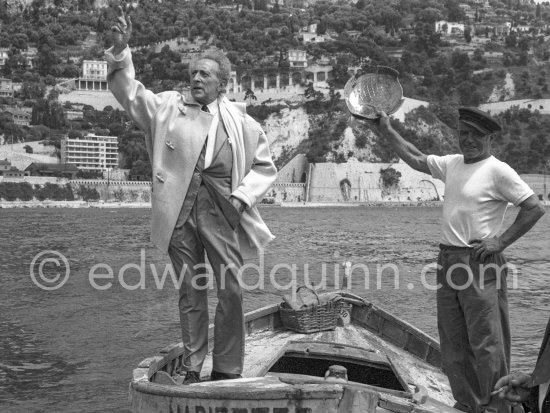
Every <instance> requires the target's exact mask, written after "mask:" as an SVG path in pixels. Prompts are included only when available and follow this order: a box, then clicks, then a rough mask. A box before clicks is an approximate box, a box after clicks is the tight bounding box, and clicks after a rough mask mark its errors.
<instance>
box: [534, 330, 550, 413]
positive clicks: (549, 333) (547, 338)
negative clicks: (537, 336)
mask: <svg viewBox="0 0 550 413" xmlns="http://www.w3.org/2000/svg"><path fill="white" fill-rule="evenodd" d="M546 346H550V320H549V321H548V324H547V326H546V331H545V333H544V338H543V339H542V345H541V346H540V352H539V357H538V360H540V358H541V356H542V353H543V351H544V349H545V348H546ZM549 399H550V394H549V393H547V394H546V399H545V400H546V401H547V403H545V406H543V410H542V411H540V410H539V386H535V387H534V388H533V390H532V391H531V396H530V397H529V411H531V412H532V413H550V407H549V404H550V403H548V401H550V400H549Z"/></svg>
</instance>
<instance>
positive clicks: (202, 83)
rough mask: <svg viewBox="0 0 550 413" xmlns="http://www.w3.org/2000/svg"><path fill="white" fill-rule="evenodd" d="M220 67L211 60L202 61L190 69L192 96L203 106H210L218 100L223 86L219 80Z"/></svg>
mask: <svg viewBox="0 0 550 413" xmlns="http://www.w3.org/2000/svg"><path fill="white" fill-rule="evenodd" d="M219 70H220V65H218V63H217V62H215V61H213V60H210V59H201V60H198V61H197V62H195V63H194V64H193V65H192V66H191V67H190V68H189V71H190V73H191V95H192V96H193V98H194V99H195V100H196V101H197V102H199V103H200V104H202V105H208V104H209V103H211V102H213V101H214V100H216V99H217V98H218V95H219V93H220V91H221V90H222V86H223V85H222V84H221V82H220V80H219V79H218V71H219Z"/></svg>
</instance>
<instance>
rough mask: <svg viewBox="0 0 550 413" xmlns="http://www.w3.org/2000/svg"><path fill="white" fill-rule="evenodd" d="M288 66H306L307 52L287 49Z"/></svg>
mask: <svg viewBox="0 0 550 413" xmlns="http://www.w3.org/2000/svg"><path fill="white" fill-rule="evenodd" d="M288 63H289V64H290V67H307V53H306V51H305V50H298V49H290V50H289V51H288Z"/></svg>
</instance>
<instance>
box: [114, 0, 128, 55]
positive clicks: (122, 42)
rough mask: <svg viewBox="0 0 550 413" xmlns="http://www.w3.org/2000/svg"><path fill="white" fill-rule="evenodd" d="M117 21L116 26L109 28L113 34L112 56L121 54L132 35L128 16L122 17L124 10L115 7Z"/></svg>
mask: <svg viewBox="0 0 550 413" xmlns="http://www.w3.org/2000/svg"><path fill="white" fill-rule="evenodd" d="M116 12H117V19H116V21H117V22H116V24H115V25H114V26H111V31H112V32H113V46H114V49H113V54H114V55H117V54H119V53H120V52H122V51H123V50H124V49H125V48H126V46H127V45H128V40H130V36H131V35H132V21H131V20H130V16H124V10H122V6H117V7H116Z"/></svg>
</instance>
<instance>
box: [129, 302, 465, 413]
mask: <svg viewBox="0 0 550 413" xmlns="http://www.w3.org/2000/svg"><path fill="white" fill-rule="evenodd" d="M348 296H349V295H348ZM351 301H352V302H353V304H352V305H351V307H349V306H348V307H346V308H347V311H343V314H342V315H341V320H340V322H339V324H341V325H339V326H337V327H336V328H335V329H334V330H330V331H320V332H316V333H311V334H300V333H296V332H294V331H290V330H287V329H285V328H284V327H283V324H282V322H281V314H280V308H279V306H278V305H272V306H268V307H265V308H262V309H259V310H256V311H253V312H251V313H248V314H246V316H245V321H246V331H247V337H246V355H245V366H244V371H243V378H242V379H237V380H224V381H216V382H208V381H205V382H201V383H197V384H192V385H181V384H180V383H181V381H182V380H183V378H180V377H179V376H178V375H177V374H176V372H177V371H178V368H179V367H180V366H181V362H182V353H183V347H182V344H181V343H178V344H174V345H171V346H168V347H166V348H165V349H163V350H161V351H160V354H159V355H157V356H154V357H150V358H147V359H145V360H143V361H142V362H141V363H140V364H139V365H138V367H137V368H136V369H135V370H134V371H133V377H132V380H131V383H130V400H131V405H132V411H133V412H143V413H152V412H166V413H168V412H173V413H333V412H334V413H371V412H376V413H380V412H418V413H420V412H425V413H427V412H433V413H436V412H437V413H445V412H449V413H450V412H458V410H455V409H454V408H452V407H451V406H452V405H453V404H454V400H453V398H452V395H451V392H450V388H449V383H448V380H447V378H446V376H445V375H444V374H443V373H442V371H441V369H440V351H439V344H438V343H437V341H436V340H434V339H433V338H431V337H430V336H428V335H426V334H425V333H424V332H422V331H420V330H418V329H417V328H415V327H413V326H412V325H410V324H408V323H406V322H405V321H403V320H401V319H399V318H398V317H396V316H394V315H392V314H390V313H388V312H387V311H385V310H383V309H381V308H379V307H377V306H375V305H373V304H371V303H367V302H365V301H362V300H361V299H359V300H358V299H355V298H353V299H352V300H351ZM210 331H211V333H212V332H213V329H212V327H211V329H210ZM211 336H212V334H211ZM211 338H212V337H211ZM334 365H336V366H337V367H331V366H334ZM211 366H212V359H211V357H210V354H209V356H208V357H207V360H206V361H205V364H204V366H203V372H202V376H203V377H204V378H205V379H206V378H207V377H208V375H209V373H210V370H211ZM345 370H347V378H346V377H345V374H340V375H339V374H331V373H329V371H330V372H337V373H338V372H339V373H342V371H345ZM325 375H328V377H327V378H325Z"/></svg>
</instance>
